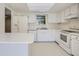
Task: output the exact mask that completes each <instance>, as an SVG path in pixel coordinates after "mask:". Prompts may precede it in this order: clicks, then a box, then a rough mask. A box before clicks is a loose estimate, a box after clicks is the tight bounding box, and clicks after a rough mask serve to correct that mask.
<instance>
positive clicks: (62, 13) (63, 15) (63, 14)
mask: <svg viewBox="0 0 79 59" xmlns="http://www.w3.org/2000/svg"><path fill="white" fill-rule="evenodd" d="M60 15H61V18H60V20H61V22H62V23H64V22H66V20H65V19H64V17H65V11H62V12H61V14H60Z"/></svg>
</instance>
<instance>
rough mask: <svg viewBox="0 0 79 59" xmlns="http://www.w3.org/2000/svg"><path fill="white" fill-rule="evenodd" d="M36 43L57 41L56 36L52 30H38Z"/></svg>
mask: <svg viewBox="0 0 79 59" xmlns="http://www.w3.org/2000/svg"><path fill="white" fill-rule="evenodd" d="M36 41H55V38H54V34H53V33H52V31H50V30H38V31H37V40H36Z"/></svg>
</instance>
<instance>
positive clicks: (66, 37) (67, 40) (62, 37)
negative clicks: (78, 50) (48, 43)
mask: <svg viewBox="0 0 79 59" xmlns="http://www.w3.org/2000/svg"><path fill="white" fill-rule="evenodd" d="M60 40H61V43H62V44H64V45H65V46H67V47H68V48H69V47H70V46H69V45H70V35H69V34H68V33H61V34H60Z"/></svg>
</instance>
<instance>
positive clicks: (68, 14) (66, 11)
mask: <svg viewBox="0 0 79 59" xmlns="http://www.w3.org/2000/svg"><path fill="white" fill-rule="evenodd" d="M64 11H65V18H67V17H69V16H70V15H71V9H70V7H69V8H67V9H65V10H64Z"/></svg>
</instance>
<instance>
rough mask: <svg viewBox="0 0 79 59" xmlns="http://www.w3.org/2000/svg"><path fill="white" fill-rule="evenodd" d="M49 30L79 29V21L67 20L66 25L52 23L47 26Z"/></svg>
mask: <svg viewBox="0 0 79 59" xmlns="http://www.w3.org/2000/svg"><path fill="white" fill-rule="evenodd" d="M48 27H49V28H50V29H60V30H63V29H69V28H76V29H79V20H75V19H74V20H69V21H68V22H67V23H52V24H49V26H48Z"/></svg>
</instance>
